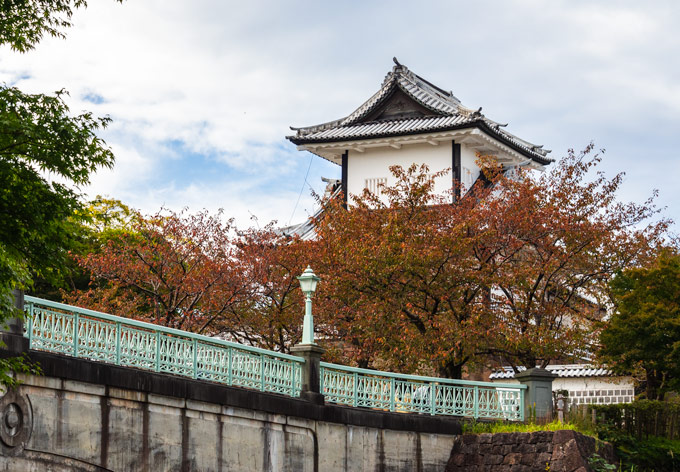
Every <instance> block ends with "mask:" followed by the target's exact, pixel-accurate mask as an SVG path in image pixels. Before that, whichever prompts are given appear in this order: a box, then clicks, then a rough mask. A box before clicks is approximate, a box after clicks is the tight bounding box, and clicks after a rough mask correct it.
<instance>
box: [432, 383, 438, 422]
mask: <svg viewBox="0 0 680 472" xmlns="http://www.w3.org/2000/svg"><path fill="white" fill-rule="evenodd" d="M436 388H437V384H435V383H430V414H431V415H434V414H435V412H436V401H437V395H436V392H435V389H436Z"/></svg>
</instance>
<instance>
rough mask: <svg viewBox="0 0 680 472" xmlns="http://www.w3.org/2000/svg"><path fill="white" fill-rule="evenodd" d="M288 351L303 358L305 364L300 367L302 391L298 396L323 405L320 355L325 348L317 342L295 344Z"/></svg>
mask: <svg viewBox="0 0 680 472" xmlns="http://www.w3.org/2000/svg"><path fill="white" fill-rule="evenodd" d="M290 352H292V353H293V354H294V355H297V356H300V357H302V358H303V359H304V360H305V365H304V367H303V368H302V391H301V392H300V398H303V399H305V400H307V401H309V402H311V403H315V404H317V405H323V403H324V398H323V393H322V392H321V368H320V362H321V355H322V354H323V353H324V352H326V350H325V349H324V348H322V347H321V346H319V345H317V344H296V345H295V346H293V347H291V348H290Z"/></svg>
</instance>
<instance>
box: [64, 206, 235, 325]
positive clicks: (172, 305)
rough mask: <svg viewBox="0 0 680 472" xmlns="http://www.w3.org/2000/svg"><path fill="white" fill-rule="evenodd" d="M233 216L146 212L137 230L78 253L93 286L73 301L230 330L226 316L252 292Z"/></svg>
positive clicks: (135, 224)
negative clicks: (239, 257) (235, 237)
mask: <svg viewBox="0 0 680 472" xmlns="http://www.w3.org/2000/svg"><path fill="white" fill-rule="evenodd" d="M231 233H232V226H231V221H228V222H227V223H223V222H222V221H221V214H218V215H216V216H210V215H209V214H208V213H207V212H202V213H198V214H196V215H183V214H176V213H173V212H169V214H167V215H166V214H160V213H159V214H156V215H154V216H151V217H148V218H144V217H142V216H141V215H138V216H137V217H135V218H134V219H133V220H132V221H131V222H130V230H129V231H127V230H123V231H122V232H120V233H119V234H117V235H114V236H112V237H110V238H109V239H108V240H107V241H106V242H105V244H104V245H103V246H102V247H101V248H100V249H99V250H97V251H95V252H92V253H89V254H86V255H84V256H76V259H77V260H78V262H79V264H80V265H81V267H83V268H84V269H87V270H88V271H90V272H91V273H92V276H93V280H92V288H91V289H90V290H87V291H76V292H73V293H70V294H66V295H65V298H66V299H67V300H68V302H69V303H73V304H77V305H80V306H86V307H89V308H93V309H97V310H101V311H106V312H109V313H113V314H117V315H121V316H127V317H132V318H137V319H142V320H145V321H151V322H154V323H156V324H160V325H164V326H169V327H172V328H176V329H184V330H187V331H192V332H196V333H205V334H216V333H224V332H225V331H226V330H227V327H228V325H225V320H224V315H225V314H226V313H227V312H229V310H230V309H231V308H232V306H233V305H235V304H236V303H238V302H239V301H240V300H241V297H242V296H243V295H244V294H245V291H246V288H247V287H248V285H247V280H244V279H243V278H242V277H241V274H240V272H241V271H240V268H239V265H238V261H237V260H236V259H235V258H234V252H235V246H234V241H233V236H232V235H231Z"/></svg>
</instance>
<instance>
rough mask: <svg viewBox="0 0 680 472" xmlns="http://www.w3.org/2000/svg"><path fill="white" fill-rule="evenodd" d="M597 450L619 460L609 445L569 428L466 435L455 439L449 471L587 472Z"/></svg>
mask: <svg viewBox="0 0 680 472" xmlns="http://www.w3.org/2000/svg"><path fill="white" fill-rule="evenodd" d="M595 452H597V454H599V455H600V456H602V457H604V458H606V459H607V460H609V461H610V462H611V463H616V461H615V456H614V450H613V448H612V446H611V445H610V444H607V443H602V442H599V443H598V442H596V440H595V439H593V438H591V437H588V436H584V435H582V434H580V433H576V432H574V431H569V430H563V431H555V432H552V431H539V432H535V433H497V434H465V435H462V436H459V437H458V438H457V439H456V440H455V442H454V446H453V449H452V451H451V457H450V459H449V462H448V465H447V467H446V472H482V471H494V472H511V471H512V472H531V471H550V472H588V471H590V470H591V468H590V466H589V465H588V459H589V458H590V457H591V456H592V455H593V454H594V453H595Z"/></svg>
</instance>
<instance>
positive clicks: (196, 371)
mask: <svg viewBox="0 0 680 472" xmlns="http://www.w3.org/2000/svg"><path fill="white" fill-rule="evenodd" d="M193 351H194V378H195V379H196V378H198V340H197V339H196V338H194V346H193Z"/></svg>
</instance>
